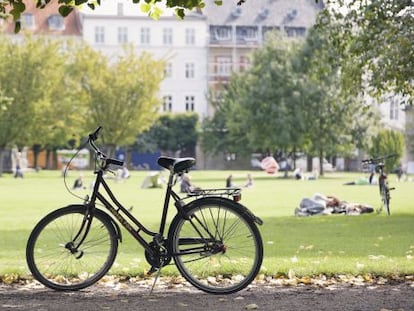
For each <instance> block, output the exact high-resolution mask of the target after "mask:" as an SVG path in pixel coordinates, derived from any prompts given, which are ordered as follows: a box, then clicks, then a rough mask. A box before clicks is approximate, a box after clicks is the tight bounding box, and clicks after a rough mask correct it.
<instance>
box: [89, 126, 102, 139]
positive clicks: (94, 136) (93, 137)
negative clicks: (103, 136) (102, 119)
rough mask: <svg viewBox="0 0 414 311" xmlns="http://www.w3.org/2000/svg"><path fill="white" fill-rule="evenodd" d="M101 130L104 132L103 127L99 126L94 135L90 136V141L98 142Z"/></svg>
mask: <svg viewBox="0 0 414 311" xmlns="http://www.w3.org/2000/svg"><path fill="white" fill-rule="evenodd" d="M101 130H102V126H98V127H97V129H96V130H95V131H94V132H93V133H91V134H89V139H90V140H91V141H95V140H97V139H98V135H99V133H100V132H101Z"/></svg>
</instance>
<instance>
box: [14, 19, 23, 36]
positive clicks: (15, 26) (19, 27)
mask: <svg viewBox="0 0 414 311" xmlns="http://www.w3.org/2000/svg"><path fill="white" fill-rule="evenodd" d="M21 28H22V24H21V22H20V21H17V22H16V23H15V24H14V33H19V32H20V30H21Z"/></svg>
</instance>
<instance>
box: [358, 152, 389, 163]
mask: <svg viewBox="0 0 414 311" xmlns="http://www.w3.org/2000/svg"><path fill="white" fill-rule="evenodd" d="M396 156H397V155H396V154H390V155H386V156H383V157H379V158H371V159H365V160H362V161H361V162H362V163H363V164H378V163H381V162H383V161H384V160H386V159H389V158H393V157H396Z"/></svg>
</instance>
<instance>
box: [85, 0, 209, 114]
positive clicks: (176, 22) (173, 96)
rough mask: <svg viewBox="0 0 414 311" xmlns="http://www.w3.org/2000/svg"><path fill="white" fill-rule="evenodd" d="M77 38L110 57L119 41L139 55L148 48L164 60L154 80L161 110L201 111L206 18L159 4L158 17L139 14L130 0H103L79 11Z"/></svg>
mask: <svg viewBox="0 0 414 311" xmlns="http://www.w3.org/2000/svg"><path fill="white" fill-rule="evenodd" d="M80 15H81V21H82V34H83V39H84V40H85V41H86V42H87V43H89V44H90V45H91V46H92V47H93V48H94V49H96V50H98V51H101V52H102V53H104V54H105V55H106V56H107V57H109V58H110V59H111V58H114V59H115V58H116V57H117V55H119V53H121V52H122V49H123V47H124V45H132V46H133V47H134V49H135V51H136V53H137V55H139V54H140V53H142V52H147V53H150V54H151V55H152V56H153V57H154V58H155V59H162V60H165V61H166V64H167V65H166V68H165V72H164V74H165V78H164V80H163V81H162V83H161V86H160V96H161V97H162V99H163V105H162V107H161V109H160V110H161V111H163V112H196V113H197V114H198V115H199V116H200V118H203V117H206V115H207V110H206V107H207V100H206V94H207V80H206V77H207V63H206V62H207V40H206V38H207V37H206V34H207V22H206V17H205V16H204V15H202V14H199V13H192V12H189V13H188V14H187V16H186V18H185V19H184V20H180V19H178V18H177V17H176V16H175V15H174V14H173V11H172V10H167V9H164V12H163V15H162V16H161V17H160V19H159V20H154V19H152V18H150V17H148V15H147V14H144V13H143V12H142V11H141V10H140V7H139V6H138V5H136V4H133V3H132V2H131V1H124V0H107V1H102V2H101V5H100V6H98V7H97V8H95V10H90V9H88V8H84V9H82V10H81V11H80Z"/></svg>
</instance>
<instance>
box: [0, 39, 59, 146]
mask: <svg viewBox="0 0 414 311" xmlns="http://www.w3.org/2000/svg"><path fill="white" fill-rule="evenodd" d="M1 41H2V44H1V45H0V92H2V94H3V97H5V98H7V100H6V101H4V100H3V112H2V119H3V120H2V122H0V123H1V125H0V126H1V129H2V131H1V134H0V135H1V139H0V140H1V143H0V148H3V149H4V148H6V147H11V146H12V145H17V146H18V147H19V148H22V147H23V146H25V145H32V144H41V145H43V144H45V143H46V141H47V137H49V136H50V134H51V133H53V127H54V125H55V122H54V121H55V120H56V119H57V118H60V119H61V117H62V116H56V114H55V113H56V111H55V110H54V107H55V106H54V104H55V102H56V101H57V100H58V99H59V98H60V97H59V96H63V95H64V93H63V92H62V86H61V81H62V77H63V75H64V74H63V70H64V66H63V64H64V58H63V56H62V54H61V53H60V52H59V51H60V44H59V42H58V41H57V40H47V39H45V38H33V37H30V36H26V37H25V38H24V40H23V41H21V42H13V41H12V40H11V39H9V38H7V37H2V38H1ZM10 59H13V66H10V63H9V60H10ZM22 77H24V78H22ZM39 124H42V126H39ZM44 124H47V126H43V125H44Z"/></svg>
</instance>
